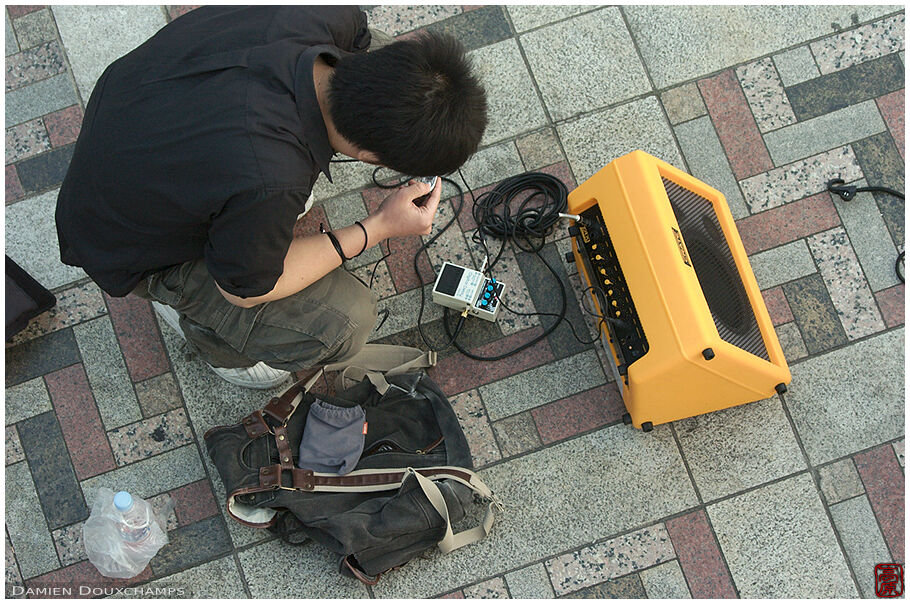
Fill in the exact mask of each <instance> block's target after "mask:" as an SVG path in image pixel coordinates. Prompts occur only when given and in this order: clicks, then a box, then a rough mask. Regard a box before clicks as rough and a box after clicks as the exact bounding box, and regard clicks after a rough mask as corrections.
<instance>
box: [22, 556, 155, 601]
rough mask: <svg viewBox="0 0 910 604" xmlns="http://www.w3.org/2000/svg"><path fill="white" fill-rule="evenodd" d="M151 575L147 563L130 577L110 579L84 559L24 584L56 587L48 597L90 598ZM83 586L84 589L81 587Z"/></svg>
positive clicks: (135, 582)
mask: <svg viewBox="0 0 910 604" xmlns="http://www.w3.org/2000/svg"><path fill="white" fill-rule="evenodd" d="M152 577H153V574H152V567H151V565H149V566H146V567H145V570H143V571H142V572H141V573H139V574H138V575H136V576H135V577H133V578H132V579H110V578H108V577H105V576H102V575H101V573H99V572H98V570H97V569H96V568H95V567H94V566H92V563H91V562H89V561H88V560H84V561H82V562H79V563H77V564H73V565H71V566H67V567H64V568H61V569H58V570H55V571H53V572H49V573H46V574H43V575H41V576H39V577H35V578H34V579H28V580H27V581H26V582H25V584H26V586H28V587H30V588H34V589H38V588H54V587H56V588H58V595H51V596H48V597H55V598H57V597H59V598H77V597H78V598H91V597H98V596H104V595H110V593H113V591H114V589H115V588H117V587H125V586H128V585H135V584H137V583H143V582H145V581H148V580H150V579H152ZM83 587H84V589H82V588H83ZM60 592H70V593H60Z"/></svg>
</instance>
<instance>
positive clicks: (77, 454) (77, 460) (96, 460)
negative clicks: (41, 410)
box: [44, 364, 117, 480]
mask: <svg viewBox="0 0 910 604" xmlns="http://www.w3.org/2000/svg"><path fill="white" fill-rule="evenodd" d="M44 381H45V382H46V383H47V390H48V392H49V393H50V396H51V401H52V402H53V404H54V410H55V411H56V412H57V419H58V420H59V422H60V430H61V431H62V432H63V440H64V441H65V442H66V448H67V449H68V450H69V453H70V458H71V459H72V461H73V469H74V470H75V471H76V478H78V479H79V480H84V479H86V478H89V477H90V476H95V475H97V474H101V473H103V472H107V471H109V470H113V469H114V468H116V467H117V464H116V463H115V462H114V455H113V453H112V452H111V447H110V444H108V440H107V437H106V436H105V434H104V426H103V425H102V423H101V416H100V415H99V414H98V407H97V406H96V404H95V397H94V396H93V395H92V391H91V387H90V386H89V383H88V378H87V377H86V375H85V369H84V368H83V367H82V365H81V364H77V365H71V366H70V367H66V368H64V369H60V370H58V371H55V372H54V373H50V374H48V375H46V376H44Z"/></svg>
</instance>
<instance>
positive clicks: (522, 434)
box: [493, 412, 542, 457]
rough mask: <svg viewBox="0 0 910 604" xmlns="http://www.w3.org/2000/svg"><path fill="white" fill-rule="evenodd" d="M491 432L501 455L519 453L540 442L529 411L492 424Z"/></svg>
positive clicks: (538, 445) (534, 447)
mask: <svg viewBox="0 0 910 604" xmlns="http://www.w3.org/2000/svg"><path fill="white" fill-rule="evenodd" d="M493 432H494V434H495V435H496V441H497V442H498V443H499V450H500V451H502V456H503V457H512V456H514V455H521V454H523V453H526V452H528V451H530V450H532V449H536V448H538V447H540V445H541V444H542V442H541V440H540V434H538V432H537V425H536V424H535V423H534V418H533V417H532V416H531V414H530V413H529V412H525V413H519V414H518V415H513V416H511V417H507V418H505V419H501V420H499V421H498V422H495V423H494V424H493Z"/></svg>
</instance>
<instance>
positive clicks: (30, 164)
mask: <svg viewBox="0 0 910 604" xmlns="http://www.w3.org/2000/svg"><path fill="white" fill-rule="evenodd" d="M73 147H74V145H67V146H66V147H59V148H57V149H53V150H52V151H48V152H47V153H42V154H41V155H36V156H35V157H31V158H29V159H26V160H24V161H21V162H19V163H18V164H16V171H17V172H18V174H19V181H20V182H21V183H22V188H23V189H24V190H25V192H26V193H30V192H34V191H41V190H43V189H48V188H50V187H55V186H57V185H59V184H60V183H61V182H63V177H64V176H66V170H67V169H68V168H69V165H70V160H71V159H72V158H73Z"/></svg>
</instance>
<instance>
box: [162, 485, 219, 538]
mask: <svg viewBox="0 0 910 604" xmlns="http://www.w3.org/2000/svg"><path fill="white" fill-rule="evenodd" d="M170 494H171V497H173V498H174V503H175V504H176V508H175V509H176V511H177V519H178V520H179V521H180V525H181V526H186V525H188V524H192V523H194V522H197V521H199V520H203V519H205V518H208V517H209V516H214V515H215V514H217V513H218V504H217V503H216V502H215V495H214V494H213V493H212V485H211V484H209V481H208V480H205V479H203V480H198V481H196V482H191V483H190V484H188V485H185V486H182V487H180V488H179V489H174V490H173V491H171V492H170Z"/></svg>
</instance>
